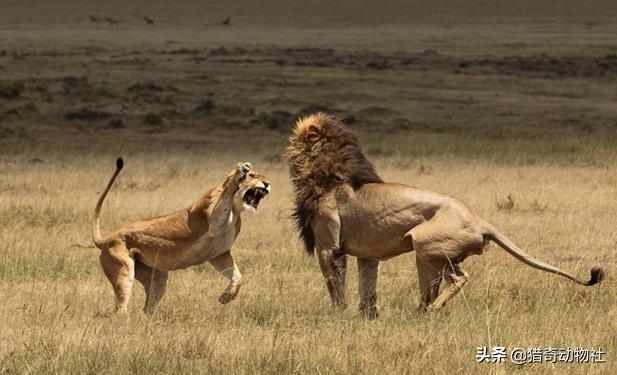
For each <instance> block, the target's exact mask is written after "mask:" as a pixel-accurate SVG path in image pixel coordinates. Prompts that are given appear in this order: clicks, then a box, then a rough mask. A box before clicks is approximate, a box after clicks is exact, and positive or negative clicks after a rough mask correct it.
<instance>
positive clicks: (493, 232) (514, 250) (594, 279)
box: [485, 223, 604, 286]
mask: <svg viewBox="0 0 617 375" xmlns="http://www.w3.org/2000/svg"><path fill="white" fill-rule="evenodd" d="M485 227H486V230H487V232H488V238H490V239H491V240H492V241H493V242H495V243H496V244H497V245H499V246H500V247H501V248H502V249H504V250H505V251H507V252H508V253H509V254H511V255H512V256H513V257H515V258H516V259H518V260H520V261H521V262H523V263H525V264H527V265H529V266H531V267H533V268H537V269H539V270H542V271H545V272H550V273H555V274H557V275H560V276H563V277H566V278H568V279H570V280H572V281H574V282H576V283H578V284H581V285H585V286H591V285H595V284H597V283H599V282H600V281H602V280H603V279H604V271H603V270H602V268H600V267H593V268H592V269H591V278H590V279H589V280H587V281H586V280H581V279H578V278H577V277H575V276H574V275H572V274H570V273H569V272H566V271H564V270H562V269H560V268H557V267H555V266H552V265H550V264H548V263H544V262H543V261H541V260H538V259H535V258H533V257H532V256H530V255H529V254H527V253H526V252H524V251H523V250H521V249H520V248H519V247H518V246H516V245H515V244H514V243H512V241H510V240H509V239H508V238H507V237H506V236H505V235H504V234H503V233H501V232H500V231H499V230H497V228H495V227H494V226H492V225H491V224H489V223H486V225H485Z"/></svg>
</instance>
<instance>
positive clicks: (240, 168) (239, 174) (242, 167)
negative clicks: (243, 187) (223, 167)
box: [234, 161, 253, 184]
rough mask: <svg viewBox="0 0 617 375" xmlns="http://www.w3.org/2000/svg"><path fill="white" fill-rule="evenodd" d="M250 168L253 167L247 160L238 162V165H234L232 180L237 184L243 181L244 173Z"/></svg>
mask: <svg viewBox="0 0 617 375" xmlns="http://www.w3.org/2000/svg"><path fill="white" fill-rule="evenodd" d="M251 168H253V166H252V165H251V163H249V162H248V161H247V162H244V163H238V165H237V166H236V173H235V174H234V181H235V182H236V183H237V184H239V183H241V182H242V181H244V180H245V179H246V175H247V174H248V173H249V172H250V171H251Z"/></svg>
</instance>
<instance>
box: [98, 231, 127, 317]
mask: <svg viewBox="0 0 617 375" xmlns="http://www.w3.org/2000/svg"><path fill="white" fill-rule="evenodd" d="M100 261H101V266H102V267H103V272H105V276H107V279H108V280H109V282H110V283H111V285H112V287H113V288H114V293H115V294H116V311H117V312H120V313H127V312H128V304H129V299H130V298H131V291H132V289H133V280H134V279H135V261H134V260H133V257H132V256H131V254H130V252H129V250H128V249H127V248H126V245H125V244H124V242H120V241H119V242H117V243H116V244H114V245H113V246H112V247H110V248H108V249H105V250H103V251H101V256H100Z"/></svg>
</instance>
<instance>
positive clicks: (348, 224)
mask: <svg viewBox="0 0 617 375" xmlns="http://www.w3.org/2000/svg"><path fill="white" fill-rule="evenodd" d="M286 158H287V160H288V162H289V170H290V174H291V178H292V182H293V187H294V190H295V210H294V213H293V216H294V217H295V219H296V223H297V227H298V230H299V231H300V236H301V238H302V239H303V241H304V244H305V246H306V249H307V251H308V252H309V253H310V254H312V253H313V252H314V249H315V248H316V249H317V257H318V259H319V265H320V268H321V271H322V273H323V275H324V278H325V281H326V285H327V288H328V291H329V293H330V297H331V299H332V303H333V304H334V305H335V306H341V307H345V273H346V256H347V255H353V256H355V257H357V258H358V271H359V284H360V285H359V291H360V304H359V310H360V313H361V314H363V315H365V316H367V317H369V318H376V317H377V316H378V311H377V307H376V302H377V294H376V292H375V287H376V284H377V274H378V265H379V261H380V260H385V259H389V258H392V257H394V256H397V255H400V254H403V253H407V252H411V251H414V250H415V252H416V264H417V266H418V277H419V281H420V290H421V293H422V297H421V302H420V306H419V311H421V312H425V311H428V310H433V309H438V308H441V307H442V306H444V305H445V303H446V302H447V301H448V300H450V299H451V298H452V297H453V296H454V295H455V294H456V293H457V292H458V291H459V290H460V289H461V287H462V286H463V285H464V284H465V283H466V282H467V280H468V275H467V273H465V272H464V271H463V270H462V269H461V267H460V264H461V263H462V262H463V260H464V259H465V258H466V257H468V256H469V255H472V254H481V253H482V251H483V248H484V247H485V246H486V245H487V244H488V241H489V240H491V241H493V242H495V243H497V244H498V245H499V246H500V247H502V248H503V249H504V250H506V251H507V252H508V253H510V254H512V255H513V256H514V257H515V258H516V259H518V260H520V261H522V262H524V263H525V264H528V265H530V266H532V267H534V268H538V269H540V270H543V271H547V272H551V273H556V274H558V275H561V276H564V277H566V278H568V279H570V280H573V281H575V282H577V283H579V284H582V285H594V284H596V283H598V282H600V281H601V280H602V278H603V276H604V273H603V271H602V269H600V268H592V270H591V279H590V280H589V281H583V280H579V279H577V278H576V277H574V276H573V275H571V274H570V273H568V272H566V271H563V270H561V269H559V268H557V267H554V266H552V265H549V264H547V263H544V262H542V261H539V260H537V259H534V258H532V257H531V256H529V255H527V254H526V253H525V252H524V251H522V250H521V249H519V248H518V247H517V246H516V245H515V244H513V243H512V242H511V241H510V240H509V239H508V238H507V237H506V236H505V235H503V234H502V233H501V232H499V231H498V230H497V229H496V228H495V227H494V226H492V225H491V224H489V223H488V222H486V221H484V220H482V219H481V218H480V217H479V216H478V215H476V214H475V213H474V212H473V211H472V210H471V209H470V208H469V207H467V206H466V205H465V204H464V203H463V202H461V201H460V200H458V199H456V198H454V197H451V196H447V195H444V194H438V193H434V192H431V191H425V190H419V189H415V188H412V187H409V186H407V185H402V184H392V183H384V182H383V181H382V179H381V178H380V177H379V176H378V175H377V173H376V172H375V169H374V167H373V165H372V164H371V163H370V162H369V161H368V160H367V159H366V157H365V156H364V154H363V153H362V150H361V148H360V143H359V141H358V139H357V138H356V136H355V135H353V134H352V133H351V132H350V131H349V130H348V129H347V127H345V125H343V124H342V123H341V122H339V121H337V120H336V119H334V118H332V117H329V116H327V115H324V114H322V113H319V114H315V115H312V116H309V117H306V118H304V119H300V120H298V122H297V124H296V127H295V128H294V130H293V134H292V136H291V137H290V139H289V146H288V148H287V154H286ZM442 280H445V282H446V283H445V286H444V288H443V290H442V291H441V292H440V291H439V287H440V283H441V281H442Z"/></svg>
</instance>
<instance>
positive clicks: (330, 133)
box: [286, 113, 383, 254]
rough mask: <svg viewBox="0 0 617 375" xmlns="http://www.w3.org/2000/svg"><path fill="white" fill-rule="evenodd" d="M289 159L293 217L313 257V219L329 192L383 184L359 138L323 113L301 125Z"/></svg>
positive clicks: (290, 148)
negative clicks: (341, 188)
mask: <svg viewBox="0 0 617 375" xmlns="http://www.w3.org/2000/svg"><path fill="white" fill-rule="evenodd" d="M286 158H287V161H288V163H289V173H290V175H291V181H292V184H293V188H294V193H295V200H294V203H295V207H294V210H293V214H292V217H293V218H294V220H295V222H296V225H297V227H298V230H299V231H300V238H301V239H302V240H303V242H304V245H305V247H306V251H307V252H308V253H309V254H313V252H314V249H315V235H314V234H313V230H312V228H311V219H312V217H313V216H314V215H315V214H316V213H317V210H318V208H319V200H320V199H321V197H322V196H323V195H324V194H325V193H326V192H328V191H330V190H331V189H333V188H335V187H336V186H338V185H341V184H349V185H350V186H352V187H353V188H354V189H357V188H359V187H360V186H362V185H364V184H367V183H382V182H383V180H382V179H381V178H380V177H379V176H378V175H377V172H376V171H375V167H374V166H373V164H371V162H370V161H368V159H367V158H366V156H364V153H363V152H362V148H361V147H360V142H359V140H358V138H357V137H356V136H355V135H354V134H353V133H352V132H351V131H350V130H349V128H347V127H346V126H345V125H344V124H343V123H342V122H340V121H339V120H337V119H335V118H333V117H331V116H327V115H325V114H323V113H318V114H315V115H312V116H309V117H306V118H303V119H300V120H299V121H298V123H297V124H296V127H295V128H294V131H293V134H292V136H291V137H290V138H289V146H288V147H287V153H286Z"/></svg>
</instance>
